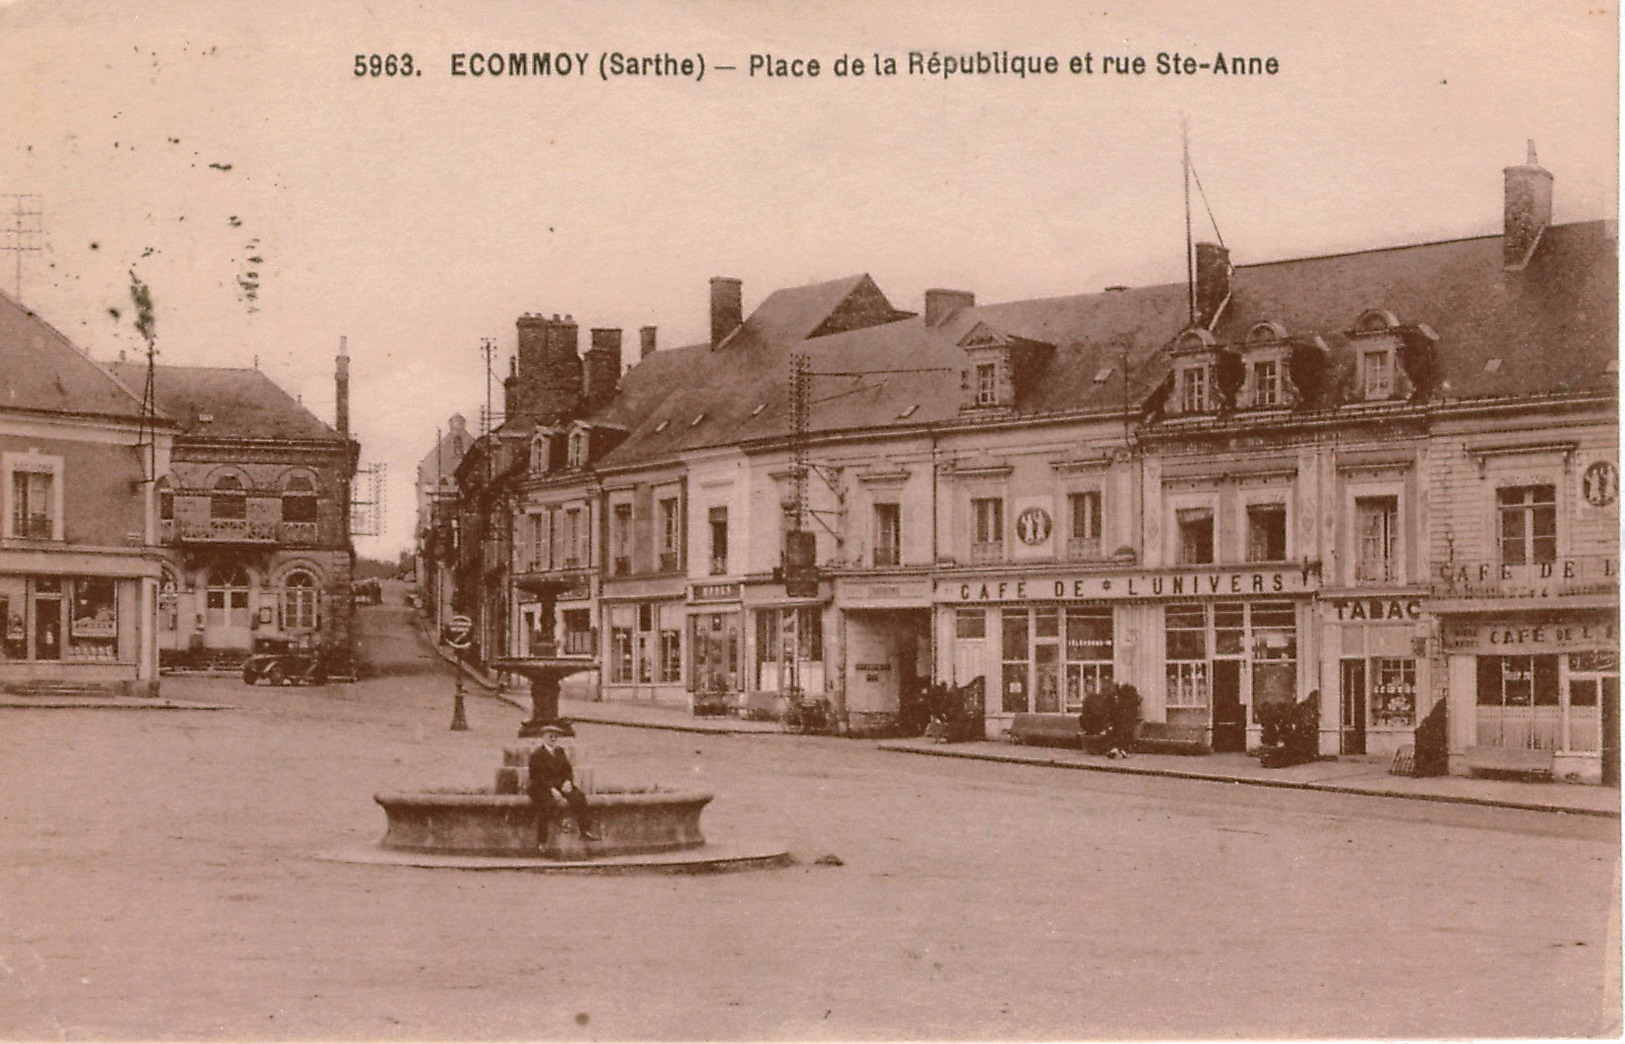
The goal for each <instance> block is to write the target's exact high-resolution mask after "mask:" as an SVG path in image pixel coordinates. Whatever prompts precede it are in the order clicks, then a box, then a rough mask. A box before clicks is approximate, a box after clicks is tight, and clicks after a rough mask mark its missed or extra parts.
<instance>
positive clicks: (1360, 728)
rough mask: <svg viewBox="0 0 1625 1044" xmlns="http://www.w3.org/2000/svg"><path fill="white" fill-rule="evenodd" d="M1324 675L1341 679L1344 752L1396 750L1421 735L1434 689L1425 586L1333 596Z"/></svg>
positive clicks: (1325, 612)
mask: <svg viewBox="0 0 1625 1044" xmlns="http://www.w3.org/2000/svg"><path fill="white" fill-rule="evenodd" d="M1320 610H1321V625H1322V632H1323V634H1324V635H1325V653H1324V656H1325V658H1324V661H1323V667H1322V672H1321V674H1322V677H1323V678H1325V679H1326V680H1327V682H1328V684H1330V683H1331V680H1332V679H1334V678H1335V679H1336V682H1335V684H1336V688H1337V692H1336V698H1337V703H1338V717H1337V719H1336V720H1337V729H1338V732H1337V737H1338V746H1337V752H1338V753H1339V754H1350V755H1356V754H1373V755H1383V756H1392V755H1393V754H1395V753H1396V752H1397V751H1398V750H1399V749H1400V748H1401V747H1404V746H1407V745H1409V744H1411V743H1413V742H1415V735H1416V726H1417V725H1418V724H1420V722H1421V720H1422V718H1423V717H1424V716H1426V714H1427V712H1428V710H1429V706H1428V704H1429V700H1428V699H1427V696H1426V694H1428V693H1430V692H1432V685H1431V684H1430V674H1431V670H1430V665H1429V663H1428V660H1427V658H1426V651H1427V646H1428V637H1429V633H1430V628H1431V624H1430V619H1431V618H1430V617H1429V616H1428V615H1427V614H1425V613H1424V611H1423V598H1422V596H1421V595H1420V594H1419V593H1417V592H1412V591H1394V592H1389V593H1385V594H1366V593H1363V592H1362V593H1361V594H1359V595H1358V596H1355V595H1349V596H1347V597H1344V596H1328V597H1326V598H1324V599H1323V600H1322V601H1321V605H1320Z"/></svg>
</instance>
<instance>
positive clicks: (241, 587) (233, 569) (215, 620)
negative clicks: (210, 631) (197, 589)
mask: <svg viewBox="0 0 1625 1044" xmlns="http://www.w3.org/2000/svg"><path fill="white" fill-rule="evenodd" d="M248 589H249V577H248V571H247V570H245V569H244V568H243V567H242V566H219V567H217V568H216V569H215V570H214V571H213V572H211V573H210V574H209V587H208V590H207V592H206V593H205V596H204V598H205V602H204V604H205V621H206V622H207V624H208V625H209V626H210V627H238V628H247V627H248Z"/></svg>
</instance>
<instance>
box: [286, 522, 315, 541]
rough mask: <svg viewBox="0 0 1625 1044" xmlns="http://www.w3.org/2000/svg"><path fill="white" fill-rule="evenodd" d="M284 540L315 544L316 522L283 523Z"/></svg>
mask: <svg viewBox="0 0 1625 1044" xmlns="http://www.w3.org/2000/svg"><path fill="white" fill-rule="evenodd" d="M282 542H283V543H284V544H314V543H315V542H316V523H314V522H284V523H282Z"/></svg>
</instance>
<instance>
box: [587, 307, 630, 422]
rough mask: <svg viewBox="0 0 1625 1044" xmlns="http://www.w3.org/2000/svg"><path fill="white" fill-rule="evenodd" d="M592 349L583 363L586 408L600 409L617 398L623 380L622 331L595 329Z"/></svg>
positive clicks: (588, 351)
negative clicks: (616, 393) (617, 389)
mask: <svg viewBox="0 0 1625 1044" xmlns="http://www.w3.org/2000/svg"><path fill="white" fill-rule="evenodd" d="M591 336H592V347H591V348H589V349H588V350H587V358H586V360H585V362H584V363H583V370H584V374H585V377H586V382H585V383H586V389H585V395H586V400H587V401H586V408H587V409H588V410H589V411H591V410H596V409H599V408H600V407H602V406H604V405H606V404H607V403H608V402H609V401H610V400H611V399H613V398H614V397H615V389H616V387H617V386H619V384H620V380H621V331H620V330H618V329H605V328H597V327H595V328H594V329H593V331H592V335H591Z"/></svg>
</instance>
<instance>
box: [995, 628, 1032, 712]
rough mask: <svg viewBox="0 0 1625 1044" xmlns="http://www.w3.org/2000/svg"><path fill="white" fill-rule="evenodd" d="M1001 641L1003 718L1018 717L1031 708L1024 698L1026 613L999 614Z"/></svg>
mask: <svg viewBox="0 0 1625 1044" xmlns="http://www.w3.org/2000/svg"><path fill="white" fill-rule="evenodd" d="M999 615H1000V617H1001V618H1002V619H1001V624H1002V638H1003V642H1002V644H1003V650H1004V651H1003V653H1002V660H1003V685H1002V686H1001V687H1000V691H1001V693H1002V694H1003V695H1002V698H1001V707H1002V709H1003V711H1004V713H1006V714H1022V713H1025V712H1027V711H1029V710H1031V709H1032V708H1031V707H1030V706H1029V702H1030V701H1029V700H1028V698H1027V665H1028V662H1029V660H1028V657H1029V656H1030V650H1029V648H1028V641H1029V639H1028V636H1029V634H1030V630H1029V627H1028V619H1027V610H1025V609H1006V610H1004V611H1003V612H1002V613H1000V614H999Z"/></svg>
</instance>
